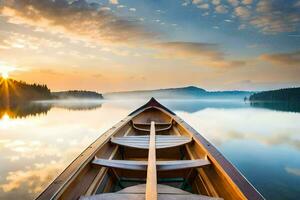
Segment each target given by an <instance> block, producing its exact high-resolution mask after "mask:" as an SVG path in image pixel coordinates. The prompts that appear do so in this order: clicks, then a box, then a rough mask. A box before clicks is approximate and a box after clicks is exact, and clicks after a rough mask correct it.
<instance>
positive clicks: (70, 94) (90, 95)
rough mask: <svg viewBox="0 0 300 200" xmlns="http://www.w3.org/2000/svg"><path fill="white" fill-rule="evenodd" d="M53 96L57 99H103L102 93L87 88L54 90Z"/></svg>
mask: <svg viewBox="0 0 300 200" xmlns="http://www.w3.org/2000/svg"><path fill="white" fill-rule="evenodd" d="M52 96H53V98H55V99H103V96H102V94H99V93H97V92H92V91H85V90H69V91H63V92H52Z"/></svg>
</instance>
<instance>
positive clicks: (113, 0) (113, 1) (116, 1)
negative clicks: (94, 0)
mask: <svg viewBox="0 0 300 200" xmlns="http://www.w3.org/2000/svg"><path fill="white" fill-rule="evenodd" d="M109 3H111V4H119V1H118V0H109Z"/></svg>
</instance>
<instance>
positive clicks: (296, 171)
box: [284, 167, 300, 176]
mask: <svg viewBox="0 0 300 200" xmlns="http://www.w3.org/2000/svg"><path fill="white" fill-rule="evenodd" d="M284 169H285V171H286V172H287V173H289V174H292V175H295V176H300V169H299V168H291V167H286V168H284Z"/></svg>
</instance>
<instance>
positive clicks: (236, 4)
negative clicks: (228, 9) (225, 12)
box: [227, 0, 239, 6]
mask: <svg viewBox="0 0 300 200" xmlns="http://www.w3.org/2000/svg"><path fill="white" fill-rule="evenodd" d="M227 1H228V3H230V4H231V5H232V6H238V5H239V1H238V0H227Z"/></svg>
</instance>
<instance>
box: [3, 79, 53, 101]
mask: <svg viewBox="0 0 300 200" xmlns="http://www.w3.org/2000/svg"><path fill="white" fill-rule="evenodd" d="M51 97H52V95H51V91H50V89H49V88H48V87H47V85H40V84H35V83H34V84H28V83H26V82H24V81H16V80H13V79H9V80H5V79H3V78H0V105H2V106H3V105H14V104H18V103H20V102H28V101H34V100H44V99H49V98H51Z"/></svg>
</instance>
